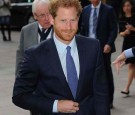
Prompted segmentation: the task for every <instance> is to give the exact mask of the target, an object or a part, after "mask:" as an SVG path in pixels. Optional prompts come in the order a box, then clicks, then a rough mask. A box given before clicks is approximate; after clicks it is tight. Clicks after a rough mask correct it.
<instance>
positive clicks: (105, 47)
mask: <svg viewBox="0 0 135 115" xmlns="http://www.w3.org/2000/svg"><path fill="white" fill-rule="evenodd" d="M110 51H111V46H109V45H108V44H106V45H105V46H104V53H109V52H110Z"/></svg>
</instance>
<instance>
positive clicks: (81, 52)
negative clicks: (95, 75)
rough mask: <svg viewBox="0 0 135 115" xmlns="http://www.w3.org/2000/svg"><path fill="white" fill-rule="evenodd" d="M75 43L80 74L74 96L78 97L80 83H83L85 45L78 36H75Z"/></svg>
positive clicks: (80, 88)
mask: <svg viewBox="0 0 135 115" xmlns="http://www.w3.org/2000/svg"><path fill="white" fill-rule="evenodd" d="M76 38H77V39H76V43H77V49H78V55H79V63H80V74H79V81H78V87H77V95H76V98H77V97H79V93H80V91H81V90H84V89H82V85H83V83H84V78H85V76H84V72H85V66H86V63H87V62H86V58H85V55H87V54H85V46H84V45H83V43H82V42H81V40H80V38H78V37H76Z"/></svg>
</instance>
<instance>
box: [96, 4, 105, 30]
mask: <svg viewBox="0 0 135 115" xmlns="http://www.w3.org/2000/svg"><path fill="white" fill-rule="evenodd" d="M103 9H104V7H103V4H102V3H101V6H100V9H99V15H98V20H97V27H98V25H99V23H100V22H101V18H102V15H103V14H104V12H103ZM96 29H98V28H96Z"/></svg>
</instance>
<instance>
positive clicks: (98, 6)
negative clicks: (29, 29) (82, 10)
mask: <svg viewBox="0 0 135 115" xmlns="http://www.w3.org/2000/svg"><path fill="white" fill-rule="evenodd" d="M100 6H101V1H100V2H99V4H98V5H97V6H96V7H94V6H93V4H91V8H92V9H93V8H97V9H99V8H100Z"/></svg>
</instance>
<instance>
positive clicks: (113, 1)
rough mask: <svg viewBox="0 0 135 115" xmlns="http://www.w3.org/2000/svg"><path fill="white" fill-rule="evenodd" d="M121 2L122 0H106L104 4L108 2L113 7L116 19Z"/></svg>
mask: <svg viewBox="0 0 135 115" xmlns="http://www.w3.org/2000/svg"><path fill="white" fill-rule="evenodd" d="M121 3H122V0H106V4H109V5H111V6H112V7H113V8H114V10H115V13H116V15H117V19H118V17H119V13H120V6H121Z"/></svg>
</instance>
